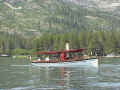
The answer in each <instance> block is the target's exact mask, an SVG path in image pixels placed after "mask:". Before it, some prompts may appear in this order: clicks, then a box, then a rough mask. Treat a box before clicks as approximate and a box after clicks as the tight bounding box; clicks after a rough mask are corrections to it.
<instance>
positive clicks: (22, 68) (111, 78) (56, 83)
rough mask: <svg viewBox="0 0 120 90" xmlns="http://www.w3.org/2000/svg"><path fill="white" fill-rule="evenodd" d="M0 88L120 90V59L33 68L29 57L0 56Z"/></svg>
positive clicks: (16, 89) (11, 89) (19, 89)
mask: <svg viewBox="0 0 120 90" xmlns="http://www.w3.org/2000/svg"><path fill="white" fill-rule="evenodd" d="M0 61H1V63H0V76H1V77H0V90H9V89H10V90H120V65H119V63H120V59H119V58H118V59H102V60H100V64H99V67H98V68H93V67H84V66H82V67H50V68H48V67H33V66H31V64H30V63H29V61H27V60H12V59H10V58H0Z"/></svg>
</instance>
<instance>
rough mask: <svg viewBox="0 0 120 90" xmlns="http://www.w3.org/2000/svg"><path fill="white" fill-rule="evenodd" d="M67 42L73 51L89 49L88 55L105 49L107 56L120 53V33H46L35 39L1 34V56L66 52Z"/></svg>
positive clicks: (34, 37)
mask: <svg viewBox="0 0 120 90" xmlns="http://www.w3.org/2000/svg"><path fill="white" fill-rule="evenodd" d="M66 41H70V48H71V49H78V48H85V49H87V52H86V53H87V54H90V50H91V49H92V48H101V49H104V53H105V54H110V53H115V54H119V53H120V32H119V31H118V32H117V31H115V32H113V31H111V32H110V31H91V32H88V31H87V32H85V31H83V32H68V33H44V34H41V35H40V36H33V37H25V36H22V35H19V34H8V33H0V47H1V49H0V54H4V53H5V54H9V55H15V54H16V55H17V54H18V55H23V54H28V55H29V54H32V53H33V52H36V51H48V50H64V49H65V42H66Z"/></svg>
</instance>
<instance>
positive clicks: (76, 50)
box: [34, 48, 85, 55]
mask: <svg viewBox="0 0 120 90" xmlns="http://www.w3.org/2000/svg"><path fill="white" fill-rule="evenodd" d="M83 50H85V49H83V48H80V49H71V50H64V51H38V52H35V53H34V54H39V55H42V54H60V53H75V52H82V51H83Z"/></svg>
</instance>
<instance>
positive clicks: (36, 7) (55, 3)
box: [0, 0, 120, 54]
mask: <svg viewBox="0 0 120 90" xmlns="http://www.w3.org/2000/svg"><path fill="white" fill-rule="evenodd" d="M99 1H100V0H99ZM86 3H87V5H86V4H85V3H82V0H72V1H70V0H1V1H0V47H1V49H0V50H1V51H0V53H8V54H16V53H19V54H21V53H32V52H33V51H36V50H48V49H49V50H58V49H64V43H65V41H66V40H69V41H70V42H71V48H80V47H83V48H104V50H105V53H111V52H117V53H119V48H120V41H119V38H120V32H119V31H120V27H119V24H120V16H119V12H118V11H119V10H118V8H116V9H115V10H112V11H111V10H108V9H104V8H103V9H102V8H99V7H97V5H98V4H97V3H95V2H93V1H92V2H91V1H90V0H88V1H86ZM93 6H94V7H93Z"/></svg>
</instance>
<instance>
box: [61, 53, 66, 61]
mask: <svg viewBox="0 0 120 90" xmlns="http://www.w3.org/2000/svg"><path fill="white" fill-rule="evenodd" d="M65 57H66V56H65V53H61V54H60V60H61V61H62V62H64V61H65Z"/></svg>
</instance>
